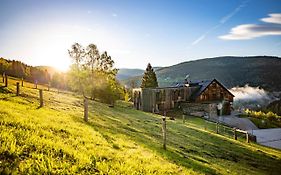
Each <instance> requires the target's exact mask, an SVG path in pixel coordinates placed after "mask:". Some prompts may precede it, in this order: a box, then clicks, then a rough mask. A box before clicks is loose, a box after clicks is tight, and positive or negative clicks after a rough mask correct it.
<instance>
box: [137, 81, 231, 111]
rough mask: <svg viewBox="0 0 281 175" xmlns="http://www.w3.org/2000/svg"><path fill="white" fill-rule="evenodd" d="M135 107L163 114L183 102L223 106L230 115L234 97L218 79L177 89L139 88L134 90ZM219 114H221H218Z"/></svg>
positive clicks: (189, 84) (183, 85) (190, 83)
mask: <svg viewBox="0 0 281 175" xmlns="http://www.w3.org/2000/svg"><path fill="white" fill-rule="evenodd" d="M133 94H134V98H133V99H134V106H135V108H136V109H140V110H143V111H147V112H156V113H158V112H160V113H161V112H163V111H168V110H170V109H173V108H175V107H178V106H179V105H180V103H181V102H188V103H199V104H200V103H210V104H214V103H217V104H220V105H223V110H224V111H223V112H220V114H225V115H227V114H230V112H231V106H232V102H233V97H234V95H233V94H232V93H231V92H229V91H228V90H227V88H225V87H224V86H223V85H222V84H221V83H220V82H218V81H217V80H216V79H214V80H211V81H210V80H206V81H197V82H189V83H185V84H182V85H180V86H176V87H165V88H139V89H134V90H133ZM218 113H219V112H218Z"/></svg>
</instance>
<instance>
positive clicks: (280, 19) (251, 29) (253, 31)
mask: <svg viewBox="0 0 281 175" xmlns="http://www.w3.org/2000/svg"><path fill="white" fill-rule="evenodd" d="M269 16H270V17H268V18H262V19H261V21H263V22H265V23H264V24H242V25H238V26H236V27H233V28H232V29H231V31H230V32H229V34H227V35H222V36H219V38H220V39H223V40H249V39H253V38H257V37H262V36H273V35H281V25H280V24H281V13H279V14H269Z"/></svg>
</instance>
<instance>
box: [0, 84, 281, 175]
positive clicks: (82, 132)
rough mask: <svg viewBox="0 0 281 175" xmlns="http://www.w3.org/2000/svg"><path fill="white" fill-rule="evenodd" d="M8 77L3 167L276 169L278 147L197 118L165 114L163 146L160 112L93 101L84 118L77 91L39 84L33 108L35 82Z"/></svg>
mask: <svg viewBox="0 0 281 175" xmlns="http://www.w3.org/2000/svg"><path fill="white" fill-rule="evenodd" d="M10 82H11V83H12V84H11V85H10V86H9V87H8V88H3V87H1V88H0V91H1V93H0V109H1V110H0V123H1V124H0V143H1V144H0V174H10V173H18V174H35V173H38V174H74V173H77V174H78V173H79V174H95V173H96V174H279V173H280V172H281V167H280V165H281V151H279V150H275V149H271V148H266V147H262V146H259V145H256V144H246V143H245V142H244V141H243V142H242V141H234V140H232V139H231V138H228V137H224V136H221V135H216V134H214V133H212V132H208V131H205V130H204V129H203V127H204V123H205V122H204V121H203V120H202V119H199V118H190V119H187V122H186V123H185V124H183V123H182V121H181V120H180V119H177V120H175V121H170V120H169V121H168V122H167V129H168V142H167V145H168V147H167V150H166V151H165V150H163V149H162V138H161V116H159V115H154V114H150V113H145V112H141V111H136V110H134V109H132V108H131V107H130V104H128V103H124V102H119V103H118V104H117V106H116V107H114V108H110V107H108V106H107V105H105V104H101V103H99V102H91V103H90V108H89V110H90V115H89V122H88V123H85V122H84V121H83V108H82V100H81V98H80V97H79V96H76V95H75V94H72V93H69V92H61V93H58V92H57V91H56V90H51V91H44V99H45V107H43V108H38V106H39V103H38V90H36V89H32V88H30V87H32V85H31V84H25V86H30V87H24V88H23V89H22V95H21V97H17V96H15V95H14V94H15V93H14V92H15V86H14V84H15V80H10ZM0 85H3V84H0ZM39 88H44V87H39Z"/></svg>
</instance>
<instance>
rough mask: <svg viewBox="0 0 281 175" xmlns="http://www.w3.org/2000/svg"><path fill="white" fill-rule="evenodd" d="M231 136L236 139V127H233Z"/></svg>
mask: <svg viewBox="0 0 281 175" xmlns="http://www.w3.org/2000/svg"><path fill="white" fill-rule="evenodd" d="M233 138H234V140H237V133H236V128H233Z"/></svg>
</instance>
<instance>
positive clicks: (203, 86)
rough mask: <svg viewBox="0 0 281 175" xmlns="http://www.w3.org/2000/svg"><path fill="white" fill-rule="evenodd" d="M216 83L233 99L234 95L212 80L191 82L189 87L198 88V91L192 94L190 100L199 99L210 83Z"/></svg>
mask: <svg viewBox="0 0 281 175" xmlns="http://www.w3.org/2000/svg"><path fill="white" fill-rule="evenodd" d="M214 81H216V83H218V84H219V85H220V86H221V87H222V88H224V89H225V90H226V91H227V92H228V93H229V94H230V95H232V96H233V97H234V95H233V94H232V93H231V92H230V91H229V90H228V89H227V88H226V87H225V86H224V85H223V84H221V83H220V82H219V81H218V80H216V79H213V80H202V81H197V80H196V81H191V82H189V86H190V87H192V86H200V89H199V90H198V91H196V92H195V93H194V94H192V96H191V99H193V100H195V99H196V98H197V97H199V96H200V95H201V94H202V93H203V92H204V91H205V90H206V89H207V87H208V86H209V85H210V84H212V82H214Z"/></svg>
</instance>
